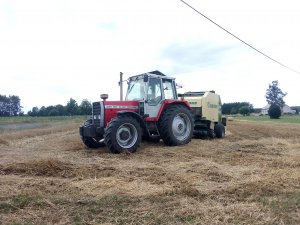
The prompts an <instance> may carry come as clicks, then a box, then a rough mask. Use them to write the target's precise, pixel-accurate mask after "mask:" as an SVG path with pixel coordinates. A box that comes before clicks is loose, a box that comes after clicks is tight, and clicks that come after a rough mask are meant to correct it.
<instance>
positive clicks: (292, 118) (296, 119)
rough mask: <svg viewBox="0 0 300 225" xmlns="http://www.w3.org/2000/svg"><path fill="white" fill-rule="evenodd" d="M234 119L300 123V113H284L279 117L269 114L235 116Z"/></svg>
mask: <svg viewBox="0 0 300 225" xmlns="http://www.w3.org/2000/svg"><path fill="white" fill-rule="evenodd" d="M233 120H249V121H257V122H274V123H295V124H300V115H283V116H281V117H280V118H279V119H270V117H269V116H235V117H233Z"/></svg>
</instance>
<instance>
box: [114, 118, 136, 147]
mask: <svg viewBox="0 0 300 225" xmlns="http://www.w3.org/2000/svg"><path fill="white" fill-rule="evenodd" d="M116 139H117V142H118V144H119V145H120V146H121V147H122V148H131V147H132V146H133V145H134V144H135V143H136V141H137V139H138V132H137V129H136V127H135V126H134V125H132V124H130V123H125V124H122V125H121V126H120V127H119V128H118V130H117V133H116Z"/></svg>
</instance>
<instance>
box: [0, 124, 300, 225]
mask: <svg viewBox="0 0 300 225" xmlns="http://www.w3.org/2000/svg"><path fill="white" fill-rule="evenodd" d="M78 126H79V124H78V122H76V121H74V122H68V123H63V122H57V123H53V124H52V125H49V124H48V125H47V126H41V127H37V128H33V129H23V130H15V131H13V130H12V131H7V132H5V131H4V132H1V133H0V224H14V225H18V224H20V225H21V224H24V225H25V224H26V225H28V224H76V225H79V224H300V125H299V124H298V125H297V124H295V125H287V124H272V123H258V122H247V121H229V123H228V126H227V133H226V137H225V139H222V140H219V139H215V140H209V139H207V140H201V139H193V140H192V142H191V143H190V144H188V145H186V146H180V147H166V146H164V145H163V143H162V142H161V143H157V144H155V143H146V142H143V143H141V146H140V148H139V150H138V151H137V152H136V153H134V154H125V153H123V154H120V155H113V154H110V153H109V152H108V150H107V149H106V148H102V149H99V150H88V149H86V148H85V147H84V145H83V144H82V143H81V140H80V138H79V135H78Z"/></svg>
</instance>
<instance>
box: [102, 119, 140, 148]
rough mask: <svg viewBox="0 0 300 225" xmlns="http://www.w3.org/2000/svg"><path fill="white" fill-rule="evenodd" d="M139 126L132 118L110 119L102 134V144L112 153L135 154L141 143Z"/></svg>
mask: <svg viewBox="0 0 300 225" xmlns="http://www.w3.org/2000/svg"><path fill="white" fill-rule="evenodd" d="M141 133H142V132H141V126H140V124H139V123H138V122H137V120H136V119H135V118H133V117H132V116H128V115H127V116H126V115H119V116H117V117H115V118H114V119H112V121H111V122H110V123H109V124H108V126H107V129H106V131H105V133H104V142H105V144H106V146H107V147H108V148H109V150H110V151H111V152H112V153H115V154H118V153H120V152H122V151H123V150H127V151H129V152H135V151H136V149H137V148H138V146H139V145H140V142H141V138H142V135H141Z"/></svg>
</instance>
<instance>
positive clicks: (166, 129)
mask: <svg viewBox="0 0 300 225" xmlns="http://www.w3.org/2000/svg"><path fill="white" fill-rule="evenodd" d="M193 129H194V120H193V117H192V114H191V112H190V110H189V109H188V108H187V107H185V106H183V105H171V106H169V107H168V108H167V109H166V110H165V111H164V112H163V115H162V116H161V118H160V121H159V132H160V136H161V137H162V139H163V141H164V143H165V144H166V145H168V146H177V145H184V144H187V143H189V142H190V141H191V139H192V136H193Z"/></svg>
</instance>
